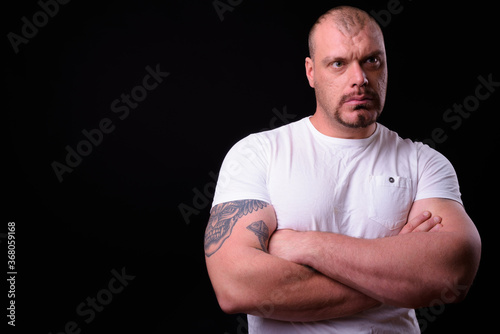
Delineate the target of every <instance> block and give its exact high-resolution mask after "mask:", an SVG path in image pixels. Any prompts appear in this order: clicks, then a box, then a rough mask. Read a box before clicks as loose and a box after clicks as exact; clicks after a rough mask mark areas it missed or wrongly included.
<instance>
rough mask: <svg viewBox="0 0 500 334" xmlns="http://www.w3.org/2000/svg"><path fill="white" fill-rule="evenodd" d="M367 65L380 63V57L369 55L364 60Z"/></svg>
mask: <svg viewBox="0 0 500 334" xmlns="http://www.w3.org/2000/svg"><path fill="white" fill-rule="evenodd" d="M365 62H366V63H367V64H368V65H372V66H378V65H379V64H380V59H379V58H378V57H369V58H367V59H366V61H365Z"/></svg>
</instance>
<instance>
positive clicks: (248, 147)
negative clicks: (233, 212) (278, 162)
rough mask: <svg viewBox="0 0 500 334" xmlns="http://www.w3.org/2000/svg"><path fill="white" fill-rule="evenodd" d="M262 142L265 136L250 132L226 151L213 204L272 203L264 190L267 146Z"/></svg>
mask: <svg viewBox="0 0 500 334" xmlns="http://www.w3.org/2000/svg"><path fill="white" fill-rule="evenodd" d="M265 143H266V141H265V139H264V138H260V137H259V135H258V134H252V135H250V136H248V137H246V138H244V139H242V140H240V141H239V142H238V143H236V144H235V145H234V146H233V147H232V148H231V149H230V150H229V152H228V153H227V155H226V157H225V158H224V161H223V162H222V166H221V169H220V172H219V176H218V179H217V186H216V188H215V195H214V200H213V202H212V207H214V206H215V205H217V204H220V203H224V202H230V201H237V200H244V199H255V200H260V201H264V202H267V203H271V199H270V196H269V191H268V189H267V170H268V164H269V159H268V158H267V157H268V156H269V154H268V152H269V149H267V148H266V145H265Z"/></svg>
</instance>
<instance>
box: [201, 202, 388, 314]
mask: <svg viewBox="0 0 500 334" xmlns="http://www.w3.org/2000/svg"><path fill="white" fill-rule="evenodd" d="M275 229H276V216H275V212H274V208H273V207H272V206H271V205H269V204H267V203H265V202H262V201H256V200H243V201H235V202H228V203H223V204H219V205H217V206H215V207H214V208H213V209H212V211H211V217H210V221H209V223H208V226H207V230H206V234H205V255H206V258H205V259H206V263H207V269H208V273H209V276H210V279H211V281H212V285H213V287H214V290H215V293H216V295H217V299H218V301H219V304H220V306H221V308H222V309H223V310H224V311H225V312H227V313H248V314H253V315H257V316H261V317H265V318H272V319H276V320H285V321H304V322H305V321H318V320H324V319H332V318H337V317H344V316H348V315H352V314H355V313H358V312H360V311H363V310H366V309H369V308H371V307H374V306H376V305H378V304H379V302H377V301H376V300H374V299H372V298H370V297H368V296H366V295H364V294H363V293H361V292H359V291H356V290H355V289H352V288H350V287H348V286H346V285H343V284H342V283H339V282H336V281H334V280H332V279H330V278H328V277H326V276H324V275H322V274H320V273H318V272H316V271H314V270H311V269H309V268H307V267H305V266H302V265H299V264H296V263H293V262H290V261H287V260H284V259H282V258H279V257H276V256H273V255H270V254H269V253H268V252H267V247H268V243H269V238H270V236H271V235H272V233H273V232H274V230H275Z"/></svg>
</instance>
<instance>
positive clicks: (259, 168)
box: [212, 117, 462, 334]
mask: <svg viewBox="0 0 500 334" xmlns="http://www.w3.org/2000/svg"><path fill="white" fill-rule="evenodd" d="M424 198H447V199H452V200H455V201H457V202H459V203H462V202H461V199H460V191H459V186H458V181H457V177H456V174H455V170H454V169H453V166H452V165H451V164H450V162H449V161H448V160H447V159H446V158H445V157H444V156H443V155H441V154H440V153H438V152H437V151H435V150H433V149H431V148H430V147H428V146H427V145H424V144H422V143H418V142H416V143H414V142H412V141H411V140H409V139H406V140H403V139H401V138H400V137H399V136H398V135H397V133H395V132H393V131H390V130H389V129H387V128H386V127H384V126H383V125H381V124H378V123H377V128H376V130H375V132H374V133H373V134H372V135H371V136H370V137H368V138H365V139H341V138H333V137H329V136H326V135H324V134H322V133H320V132H319V131H318V130H317V129H316V128H315V127H314V126H313V125H312V123H311V121H310V119H309V117H306V118H303V119H301V120H300V121H297V122H294V123H290V124H288V125H285V126H282V127H280V128H277V129H274V130H270V131H265V132H261V133H256V134H252V135H250V136H248V137H246V138H244V139H242V140H241V141H239V142H238V143H237V144H235V145H234V146H233V147H232V148H231V150H230V151H229V152H228V154H227V156H226V158H225V159H224V162H223V164H222V167H221V171H220V174H219V179H218V182H217V187H216V191H215V196H214V201H213V203H212V206H215V205H217V204H220V203H224V202H229V201H236V200H243V199H256V200H261V201H265V202H268V203H270V204H272V205H273V206H274V209H275V211H276V217H277V222H278V229H285V228H288V229H294V230H298V231H324V232H334V233H339V234H344V235H348V236H351V237H356V238H381V237H387V236H392V235H396V234H398V233H399V231H400V230H401V228H402V227H403V225H404V224H405V222H406V220H407V217H408V213H409V211H410V209H411V207H412V204H413V202H414V201H417V200H419V199H424ZM271 302H272V301H271ZM248 325H249V332H250V333H259V334H261V333H287V334H289V333H420V330H419V326H418V323H417V320H416V318H415V311H414V310H412V309H405V308H399V307H393V306H390V305H381V306H379V307H376V308H373V309H370V310H367V311H364V312H361V313H358V314H356V315H354V316H350V317H345V318H340V319H332V320H327V321H319V322H309V323H297V322H282V321H275V320H270V319H264V318H260V317H256V316H251V315H249V316H248Z"/></svg>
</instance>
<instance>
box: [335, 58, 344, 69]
mask: <svg viewBox="0 0 500 334" xmlns="http://www.w3.org/2000/svg"><path fill="white" fill-rule="evenodd" d="M343 65H344V63H343V62H342V61H340V60H337V61H334V62H333V63H332V66H333V67H334V68H341V67H342V66H343Z"/></svg>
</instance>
